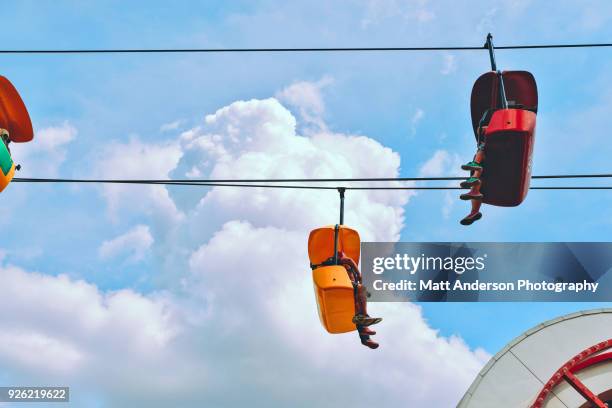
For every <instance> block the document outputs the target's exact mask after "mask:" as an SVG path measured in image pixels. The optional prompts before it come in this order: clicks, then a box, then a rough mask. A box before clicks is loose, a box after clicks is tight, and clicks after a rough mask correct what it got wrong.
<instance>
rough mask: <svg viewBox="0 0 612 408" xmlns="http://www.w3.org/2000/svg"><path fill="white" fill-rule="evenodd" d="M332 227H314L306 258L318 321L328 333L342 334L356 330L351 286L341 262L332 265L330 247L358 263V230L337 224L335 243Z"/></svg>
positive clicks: (332, 252) (333, 227) (332, 255)
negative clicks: (307, 259)
mask: <svg viewBox="0 0 612 408" xmlns="http://www.w3.org/2000/svg"><path fill="white" fill-rule="evenodd" d="M335 229H336V227H335V226H333V225H330V226H326V227H322V228H317V229H315V230H313V231H311V232H310V236H309V238H308V257H309V258H310V265H311V267H312V268H313V270H312V280H313V283H314V289H315V297H316V300H317V308H318V311H319V318H320V319H321V324H323V327H325V330H327V331H328V332H330V333H346V332H350V331H353V330H356V329H357V328H356V326H355V324H354V323H353V320H352V319H353V316H354V315H355V289H354V287H353V283H352V282H351V280H350V278H349V275H348V273H347V271H346V269H345V268H344V266H342V265H335V264H334V263H333V262H334V248H335V247H336V245H337V251H338V252H344V254H345V255H346V256H348V257H350V258H351V259H353V260H354V261H355V263H358V262H359V256H360V250H361V248H360V245H361V240H360V239H359V233H358V232H357V231H355V230H354V229H352V228H349V227H345V226H343V225H339V226H338V242H337V244H336V243H335V238H336V231H335Z"/></svg>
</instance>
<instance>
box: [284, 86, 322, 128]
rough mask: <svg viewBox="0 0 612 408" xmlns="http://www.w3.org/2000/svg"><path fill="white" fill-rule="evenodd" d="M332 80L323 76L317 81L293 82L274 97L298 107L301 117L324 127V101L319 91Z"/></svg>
mask: <svg viewBox="0 0 612 408" xmlns="http://www.w3.org/2000/svg"><path fill="white" fill-rule="evenodd" d="M333 82H334V80H333V79H332V78H331V77H329V76H325V77H323V78H321V79H320V80H319V81H317V82H308V81H299V82H294V83H293V84H291V85H289V86H288V87H286V88H284V89H283V90H281V91H280V92H278V93H277V94H276V97H277V98H278V99H279V100H280V101H282V102H285V103H287V104H288V105H290V106H292V107H295V108H297V109H298V112H299V114H300V117H301V119H302V120H303V121H304V122H306V123H309V124H314V125H316V126H318V127H319V128H322V129H324V125H325V122H323V119H322V115H323V113H324V112H325V102H324V100H323V95H322V94H321V91H322V90H323V88H325V87H326V86H329V85H330V84H332V83H333Z"/></svg>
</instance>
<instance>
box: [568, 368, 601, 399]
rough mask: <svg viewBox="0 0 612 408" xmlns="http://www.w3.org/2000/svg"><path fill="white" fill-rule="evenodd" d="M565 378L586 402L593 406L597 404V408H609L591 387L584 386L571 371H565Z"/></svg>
mask: <svg viewBox="0 0 612 408" xmlns="http://www.w3.org/2000/svg"><path fill="white" fill-rule="evenodd" d="M563 377H564V378H565V381H567V382H568V383H569V385H571V386H572V388H573V389H575V390H576V391H577V392H578V393H579V394H580V395H582V397H583V398H584V399H585V400H587V401H588V402H590V403H592V404H595V407H597V408H608V406H607V405H606V404H605V403H604V402H603V401H602V400H600V399H599V398H598V397H597V395H595V393H593V391H591V390H590V389H589V387H587V386H586V385H584V383H583V382H582V381H580V380H579V379H578V377H576V376H575V375H574V374H572V372H571V371H569V370H567V371H565V373H564V374H563Z"/></svg>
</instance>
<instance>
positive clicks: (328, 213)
mask: <svg viewBox="0 0 612 408" xmlns="http://www.w3.org/2000/svg"><path fill="white" fill-rule="evenodd" d="M295 128H296V120H295V118H294V117H293V115H291V113H290V112H289V111H288V110H287V109H286V108H285V107H283V106H282V105H281V104H280V103H279V102H278V101H277V100H276V99H273V98H270V99H266V100H251V101H239V102H235V103H233V104H231V105H229V106H227V107H225V108H222V109H219V110H218V111H217V112H215V114H213V115H208V116H207V117H206V126H204V127H202V128H197V129H193V130H192V131H190V132H186V133H184V134H183V135H182V137H181V142H182V149H183V156H182V157H183V158H182V159H181V161H180V162H179V164H178V167H177V169H176V171H175V173H176V174H179V175H182V174H186V173H188V172H194V171H196V172H197V174H201V175H204V176H208V177H211V178H214V179H239V178H325V177H396V176H397V175H398V174H399V164H400V160H399V155H398V154H397V153H395V152H393V151H392V150H391V149H389V148H386V147H384V146H382V145H381V144H380V143H378V142H376V141H375V140H373V139H370V138H368V137H365V136H352V135H344V134H339V133H332V132H329V131H324V130H321V131H318V132H313V133H312V134H311V135H310V137H304V136H300V135H298V134H297V133H296V129H295ZM372 163H376V166H372ZM393 185H397V186H399V185H401V184H399V183H395V184H393ZM410 196H411V193H409V192H407V191H369V192H366V191H351V192H349V193H347V201H346V202H347V204H346V220H347V222H350V223H351V224H353V225H355V226H357V227H359V228H360V230H361V231H362V234H363V235H364V236H365V237H367V238H368V239H378V240H396V239H398V237H399V231H400V230H401V227H402V222H403V208H402V207H403V205H405V204H406V203H407V201H408V199H409V197H410ZM337 213H338V195H337V193H336V192H335V191H333V190H332V191H323V192H319V191H312V190H297V191H293V190H282V189H279V190H277V189H266V190H262V189H233V188H213V189H212V190H211V191H210V192H209V193H208V194H206V196H204V197H203V198H202V200H201V201H200V204H199V205H198V207H197V208H196V209H195V214H194V216H195V217H196V218H197V219H198V222H196V223H192V225H198V224H200V223H204V221H205V220H208V223H209V224H210V220H211V219H213V220H214V221H213V222H215V221H217V222H219V223H221V222H222V220H229V219H231V218H229V217H228V215H231V217H234V218H237V219H248V220H254V222H255V224H256V225H257V226H265V225H268V226H287V225H290V226H292V227H294V228H297V227H301V228H309V227H312V226H315V225H317V224H319V223H322V222H323V223H332V222H336V219H337V217H338V215H337ZM211 214H214V216H212V217H211ZM218 225H220V224H218ZM209 232H211V231H209Z"/></svg>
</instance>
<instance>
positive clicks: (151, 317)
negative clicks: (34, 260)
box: [0, 265, 203, 406]
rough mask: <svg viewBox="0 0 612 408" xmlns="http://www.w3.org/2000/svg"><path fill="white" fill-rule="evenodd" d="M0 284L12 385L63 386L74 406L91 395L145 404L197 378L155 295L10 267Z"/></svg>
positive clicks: (0, 346)
mask: <svg viewBox="0 0 612 408" xmlns="http://www.w3.org/2000/svg"><path fill="white" fill-rule="evenodd" d="M0 282H1V284H0V308H1V309H2V310H3V313H2V314H1V315H0V327H2V330H0V361H1V362H2V371H3V372H5V373H7V372H8V374H9V375H10V377H9V378H11V379H12V380H14V382H16V383H23V384H37V383H43V384H50V383H52V384H69V385H70V386H71V387H72V391H73V395H71V398H73V399H75V400H76V402H77V404H78V401H79V400H80V399H82V397H83V394H85V393H86V392H94V393H97V394H99V395H102V396H103V397H104V399H105V400H107V401H109V402H111V401H113V400H119V401H118V402H119V403H118V404H112V403H110V405H109V406H129V403H128V402H129V401H130V398H132V396H131V395H138V400H139V401H140V402H146V401H148V400H149V399H151V400H152V402H153V401H154V400H155V399H156V397H158V398H162V399H164V398H166V397H167V396H168V395H172V394H174V393H181V392H183V391H184V389H185V387H187V388H193V387H194V386H195V385H194V382H196V380H197V381H199V380H201V379H202V378H203V377H202V375H203V371H201V370H200V369H199V368H196V367H195V366H194V364H192V361H193V360H191V359H189V358H185V357H184V356H183V355H182V352H181V350H182V347H180V346H178V345H177V344H175V342H176V341H177V336H179V334H180V332H181V327H182V325H181V321H180V318H179V316H178V315H177V313H175V312H174V309H173V306H172V304H171V303H170V302H169V300H168V299H167V297H166V296H165V295H163V294H152V295H149V296H146V297H145V296H143V295H141V294H138V293H136V292H133V291H131V290H129V289H125V290H120V291H116V292H102V291H100V290H99V289H98V288H97V287H95V286H94V285H91V284H89V283H86V282H83V281H75V280H71V279H70V278H68V277H66V276H65V275H59V276H47V275H41V274H38V273H36V272H28V271H25V270H22V269H20V268H17V267H14V266H10V265H8V266H7V265H3V266H1V267H0ZM192 376H195V377H192ZM177 378H180V381H181V382H179V381H176V379H177ZM166 402H167V401H166Z"/></svg>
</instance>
